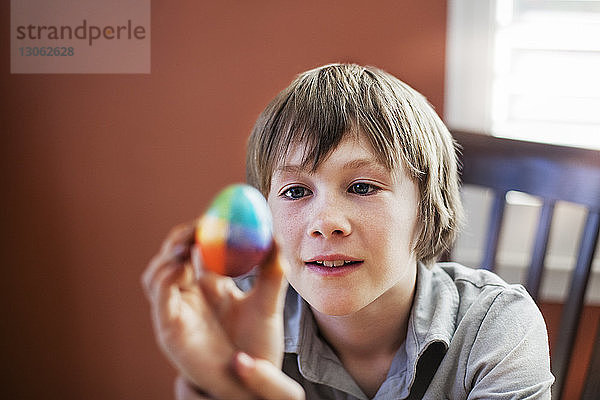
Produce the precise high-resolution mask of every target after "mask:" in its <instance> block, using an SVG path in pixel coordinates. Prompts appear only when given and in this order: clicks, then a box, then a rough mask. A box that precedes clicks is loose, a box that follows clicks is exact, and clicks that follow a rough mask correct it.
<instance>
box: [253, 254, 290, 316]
mask: <svg viewBox="0 0 600 400" xmlns="http://www.w3.org/2000/svg"><path fill="white" fill-rule="evenodd" d="M286 262H287V261H286V260H285V259H284V258H283V255H282V254H281V250H280V249H279V246H278V245H277V243H276V242H273V248H272V249H271V252H270V253H269V256H268V257H267V259H266V260H265V261H264V262H263V263H262V264H261V265H260V267H259V271H258V276H257V278H256V282H255V284H254V288H253V289H252V292H251V293H250V296H251V297H254V300H255V301H256V302H257V304H256V305H257V307H259V309H260V310H261V311H262V312H263V313H266V314H273V313H276V312H283V304H284V299H285V292H286V289H287V286H288V284H287V281H286V280H285V275H284V264H285V263H286Z"/></svg>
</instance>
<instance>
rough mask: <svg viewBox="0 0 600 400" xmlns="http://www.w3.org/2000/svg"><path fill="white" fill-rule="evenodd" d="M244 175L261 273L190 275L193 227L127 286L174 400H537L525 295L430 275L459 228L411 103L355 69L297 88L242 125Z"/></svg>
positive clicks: (446, 146) (438, 128)
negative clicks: (143, 307)
mask: <svg viewBox="0 0 600 400" xmlns="http://www.w3.org/2000/svg"><path fill="white" fill-rule="evenodd" d="M247 177H248V182H249V183H250V184H251V185H254V186H256V187H257V188H258V189H259V190H261V192H262V193H263V194H264V195H265V197H266V198H267V200H268V202H269V206H270V208H271V211H272V213H273V221H274V231H275V238H276V243H277V246H276V249H275V250H274V252H273V254H272V256H271V258H270V259H269V261H267V262H266V263H265V265H262V266H259V267H257V268H256V269H255V271H254V272H253V273H250V274H248V275H247V276H244V277H241V278H239V279H237V280H236V282H235V283H236V284H237V286H236V285H235V284H234V282H233V280H231V279H230V278H226V277H221V276H216V275H215V274H212V273H210V272H205V271H202V266H201V264H202V261H201V256H200V255H199V253H198V250H197V248H196V247H195V246H193V244H192V243H193V239H192V236H193V226H194V224H193V222H192V223H189V224H185V225H183V226H181V227H179V228H176V229H175V230H174V231H173V232H172V233H171V234H170V235H169V236H168V238H167V240H166V241H165V244H164V245H163V248H162V250H161V252H160V253H159V254H158V255H157V256H156V257H155V258H154V259H153V260H152V261H151V263H150V265H149V266H148V268H147V270H146V272H145V274H144V277H143V281H144V286H145V288H146V292H147V295H148V298H149V300H150V303H151V306H152V312H153V320H154V328H155V332H156V335H157V338H158V342H159V344H160V345H161V347H162V348H163V351H164V352H165V354H166V355H167V357H168V358H169V359H170V360H171V362H172V363H173V364H174V365H175V366H176V368H178V370H179V371H180V373H181V378H180V379H179V380H178V382H177V385H176V387H177V396H178V397H179V398H180V399H184V398H189V399H200V398H216V399H229V398H263V399H302V398H304V397H306V398H309V399H370V398H373V399H404V398H410V399H416V398H427V399H439V398H451V399H466V398H486V399H491V398H503V399H504V398H514V399H517V398H544V399H549V398H550V386H551V384H552V382H553V377H552V375H551V373H550V367H549V355H548V343H547V336H546V327H545V324H544V321H543V318H542V316H541V314H540V313H539V311H538V309H537V307H536V306H535V304H534V303H533V301H532V300H531V298H530V297H529V296H528V294H527V293H526V291H525V290H524V289H523V288H522V287H521V286H518V285H508V284H506V283H505V282H503V281H502V280H501V279H500V278H498V277H497V276H495V275H494V274H491V273H489V272H487V271H482V270H472V269H469V268H465V267H462V266H460V265H457V264H453V263H447V264H436V262H435V260H436V259H437V257H438V256H439V255H440V254H441V253H442V252H443V251H444V250H445V249H447V248H448V247H449V246H450V245H451V244H452V242H453V240H454V237H455V235H456V231H457V228H458V226H459V223H460V219H461V204H460V198H459V192H458V189H459V182H458V173H457V161H456V154H455V148H454V142H453V139H452V137H451V136H450V134H449V132H448V130H447V129H446V127H445V126H444V125H443V123H442V122H441V121H440V119H439V118H438V117H437V115H436V114H435V112H434V111H433V109H432V108H431V106H430V105H429V104H428V103H427V101H426V100H425V99H424V98H423V97H422V96H421V95H420V94H418V93H417V92H416V91H414V90H413V89H411V88H410V87H408V86H407V85H406V84H404V83H403V82H401V81H399V80H398V79H396V78H394V77H393V76H391V75H389V74H387V73H386V72H384V71H381V70H379V69H376V68H372V67H361V66H358V65H347V64H335V65H327V66H324V67H321V68H317V69H314V70H311V71H307V72H305V73H303V74H301V75H299V76H298V78H297V79H296V80H294V82H292V84H291V85H290V86H289V87H288V88H286V89H285V90H283V91H282V92H281V93H280V94H279V95H278V96H277V97H276V98H275V99H274V100H273V101H272V102H271V103H270V104H269V105H268V106H267V108H266V109H265V110H264V111H263V113H262V114H261V116H260V117H259V119H258V121H257V123H256V125H255V127H254V130H253V132H252V135H251V137H250V140H249V145H248V156H247ZM193 265H195V267H196V268H197V269H198V270H199V271H200V272H201V273H200V276H199V277H198V279H197V280H195V279H194V277H193ZM284 276H285V279H284ZM287 282H289V289H287V293H285V291H286V283H287ZM238 286H239V288H241V289H242V290H244V291H245V292H242V291H241V290H240V289H238Z"/></svg>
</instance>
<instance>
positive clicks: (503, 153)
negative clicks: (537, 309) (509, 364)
mask: <svg viewBox="0 0 600 400" xmlns="http://www.w3.org/2000/svg"><path fill="white" fill-rule="evenodd" d="M452 134H453V136H454V138H455V139H456V141H457V142H458V143H459V144H460V145H461V147H462V155H461V161H462V181H463V183H465V184H472V185H477V186H484V187H487V188H489V189H492V190H493V193H494V197H493V202H492V207H491V211H490V212H491V215H490V222H489V225H488V228H487V234H486V238H485V249H484V257H483V260H482V262H481V267H482V268H485V269H489V270H493V269H494V267H495V263H496V253H497V249H498V239H499V236H500V229H501V226H502V217H503V213H504V209H505V205H506V200H505V199H506V193H507V192H508V191H511V190H514V191H519V192H524V193H527V194H531V195H534V196H538V197H539V198H540V199H541V200H542V202H543V203H542V204H543V205H542V209H541V212H540V219H539V223H538V227H537V232H536V236H535V241H534V248H533V251H532V258H531V261H530V266H529V268H528V273H527V281H526V283H525V286H526V288H527V290H528V291H529V292H530V294H531V295H532V297H533V298H534V300H536V301H537V298H538V292H539V287H540V282H541V277H542V273H543V271H544V260H545V256H546V250H547V245H548V238H549V233H550V225H551V222H552V217H553V213H554V206H555V204H556V202H557V201H567V202H572V203H576V204H579V205H582V206H584V207H585V208H586V209H587V218H586V222H585V225H584V228H583V231H582V233H581V240H580V245H579V251H578V254H577V261H576V265H575V268H574V271H573V274H572V278H571V284H570V289H569V293H568V296H567V299H566V300H565V304H564V307H563V311H562V315H561V324H560V330H559V332H558V336H557V340H556V342H555V343H553V344H552V360H551V363H552V372H553V374H554V376H555V377H556V382H555V384H554V386H553V389H552V390H553V396H552V397H553V399H559V398H560V397H561V394H562V390H563V388H564V381H565V378H566V375H567V372H568V366H569V363H570V361H571V354H572V350H573V344H574V341H575V336H576V332H577V326H578V323H579V318H580V316H581V310H582V306H583V301H584V296H585V292H586V288H587V284H588V281H589V277H590V272H591V266H592V261H593V258H594V252H595V249H596V246H597V243H598V232H599V227H600V151H595V150H585V149H578V148H571V147H563V146H556V145H548V144H541V143H532V142H525V141H519V140H511V139H502V138H497V137H492V136H489V135H481V134H473V133H466V132H458V131H455V132H453V133H452ZM595 347H596V349H595V350H594V351H595V352H596V353H598V348H600V344H598V343H595ZM594 362H596V363H597V362H600V361H598V360H597V359H596V361H594V360H592V363H594ZM597 369H598V365H596V366H594V365H592V366H591V367H590V369H589V370H590V371H593V370H597ZM587 380H588V383H589V382H591V381H597V380H600V377H598V376H590V374H588V379H587ZM591 384H592V383H589V385H591ZM587 391H589V388H588V389H586V392H587Z"/></svg>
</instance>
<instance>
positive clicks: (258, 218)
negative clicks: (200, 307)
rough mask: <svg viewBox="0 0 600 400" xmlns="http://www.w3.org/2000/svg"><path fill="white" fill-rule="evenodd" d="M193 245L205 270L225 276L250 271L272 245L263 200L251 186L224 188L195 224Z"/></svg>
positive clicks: (269, 226)
mask: <svg viewBox="0 0 600 400" xmlns="http://www.w3.org/2000/svg"><path fill="white" fill-rule="evenodd" d="M196 243H198V245H199V247H200V251H201V253H202V258H203V261H204V267H205V268H206V269H209V270H211V271H214V272H216V273H219V274H221V275H228V276H238V275H242V274H244V273H246V272H248V271H250V270H251V269H252V268H253V267H254V266H256V265H258V264H260V263H261V262H262V261H263V260H264V259H265V257H266V256H267V255H268V254H269V251H270V250H271V246H272V243H273V220H272V217H271V211H270V210H269V206H268V204H267V201H266V200H265V198H264V197H263V195H262V194H261V193H260V192H259V191H258V190H257V189H255V188H253V187H252V186H249V185H244V184H234V185H230V186H228V187H226V188H225V189H223V190H222V191H221V192H220V193H219V194H218V195H217V196H216V197H215V199H214V200H213V202H212V204H211V205H210V207H209V208H208V210H207V211H206V213H205V214H204V215H203V216H202V218H201V219H200V220H199V221H198V225H197V227H196Z"/></svg>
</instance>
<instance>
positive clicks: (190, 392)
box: [175, 375, 210, 400]
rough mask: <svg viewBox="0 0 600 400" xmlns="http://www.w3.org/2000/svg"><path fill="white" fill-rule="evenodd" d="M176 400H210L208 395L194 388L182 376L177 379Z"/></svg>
mask: <svg viewBox="0 0 600 400" xmlns="http://www.w3.org/2000/svg"><path fill="white" fill-rule="evenodd" d="M175 400H210V397H209V395H208V394H206V393H202V392H201V391H200V390H199V389H195V388H194V387H192V384H190V383H189V382H188V381H186V380H185V378H184V377H183V376H181V375H178V376H177V378H176V379H175Z"/></svg>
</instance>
